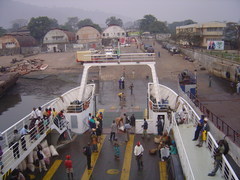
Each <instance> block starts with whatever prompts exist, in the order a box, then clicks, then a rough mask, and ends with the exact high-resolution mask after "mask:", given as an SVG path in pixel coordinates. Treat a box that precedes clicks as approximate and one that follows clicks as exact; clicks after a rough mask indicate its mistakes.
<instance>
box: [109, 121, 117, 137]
mask: <svg viewBox="0 0 240 180" xmlns="http://www.w3.org/2000/svg"><path fill="white" fill-rule="evenodd" d="M116 133H117V123H116V122H115V120H113V122H112V125H111V134H110V138H109V141H112V140H113V141H114V140H115V139H116Z"/></svg>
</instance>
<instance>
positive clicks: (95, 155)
mask: <svg viewBox="0 0 240 180" xmlns="http://www.w3.org/2000/svg"><path fill="white" fill-rule="evenodd" d="M105 138H106V135H102V136H101V143H100V144H98V153H92V156H91V166H92V169H90V170H88V169H87V168H86V169H85V171H84V173H83V176H82V178H81V180H89V179H90V177H91V175H92V171H93V169H94V166H95V164H96V162H97V159H98V156H99V154H100V152H101V149H102V146H103V143H104V140H105Z"/></svg>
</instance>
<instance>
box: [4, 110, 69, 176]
mask: <svg viewBox="0 0 240 180" xmlns="http://www.w3.org/2000/svg"><path fill="white" fill-rule="evenodd" d="M64 119H65V117H64V114H63V111H60V112H57V111H56V109H55V108H53V109H51V108H46V109H45V110H44V111H43V110H42V108H41V107H38V108H35V107H34V108H33V109H32V112H31V113H30V117H29V123H27V122H26V124H25V125H23V127H22V128H20V129H14V130H13V136H12V138H11V141H10V142H9V144H8V145H9V148H10V149H11V150H12V151H13V157H14V159H18V158H20V150H19V145H20V144H21V148H22V151H27V141H29V143H33V142H34V141H35V140H37V139H38V138H39V137H40V135H41V134H43V133H44V132H45V131H46V130H47V129H48V128H49V124H50V120H53V122H54V124H56V126H57V127H59V128H60V129H61V128H63V127H64V125H65V124H64V123H63V121H64ZM28 135H29V138H27V136H28ZM2 140H3V137H2V135H1V137H0V142H1V144H0V173H1V174H4V172H3V168H4V164H3V162H2V155H3V149H2V145H3V143H2ZM37 149H38V151H37V156H38V159H39V170H40V171H41V169H42V168H43V169H44V170H45V171H46V170H47V169H46V165H45V162H44V160H43V159H44V154H43V153H42V148H41V145H40V144H39V145H38V146H37ZM14 177H15V178H17V177H20V178H21V179H23V178H24V176H23V175H22V173H21V172H20V171H19V170H15V171H13V172H12V179H14Z"/></svg>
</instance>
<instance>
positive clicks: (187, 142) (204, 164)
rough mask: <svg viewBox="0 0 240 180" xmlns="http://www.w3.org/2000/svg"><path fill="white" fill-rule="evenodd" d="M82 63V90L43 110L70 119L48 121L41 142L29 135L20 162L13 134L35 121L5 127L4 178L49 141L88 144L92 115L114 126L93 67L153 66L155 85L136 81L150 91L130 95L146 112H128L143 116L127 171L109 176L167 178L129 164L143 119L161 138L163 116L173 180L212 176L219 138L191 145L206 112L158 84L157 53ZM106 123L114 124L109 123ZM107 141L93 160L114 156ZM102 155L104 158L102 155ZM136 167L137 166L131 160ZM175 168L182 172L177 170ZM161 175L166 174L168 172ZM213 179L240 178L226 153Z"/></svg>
mask: <svg viewBox="0 0 240 180" xmlns="http://www.w3.org/2000/svg"><path fill="white" fill-rule="evenodd" d="M122 58H123V59H122ZM83 65H84V70H83V74H82V81H81V84H80V86H79V87H76V88H74V89H72V90H70V91H68V92H66V93H64V94H62V95H61V96H60V97H57V98H55V99H53V100H52V101H50V102H48V103H46V104H44V105H43V106H42V109H45V108H50V107H51V108H55V109H56V110H57V111H58V112H59V111H63V112H64V116H65V117H64V118H63V119H59V118H52V117H49V118H48V119H47V120H46V124H45V123H44V124H43V125H42V127H39V129H40V131H39V133H38V136H37V138H34V139H31V137H29V136H28V137H26V147H27V150H26V151H24V150H22V149H21V147H19V150H20V157H19V158H16V159H15V158H14V157H13V155H12V150H11V149H10V148H9V145H10V142H11V141H12V136H13V130H14V129H18V130H20V129H21V128H22V127H23V125H25V124H27V125H30V121H29V119H31V114H29V115H27V116H26V117H24V118H23V119H21V120H20V121H18V122H17V123H16V124H14V125H13V126H11V127H10V128H8V129H6V130H5V131H4V132H2V137H3V142H4V143H3V144H4V145H3V156H2V162H3V164H4V167H3V172H4V175H3V176H2V175H1V176H2V177H1V178H6V177H7V176H8V174H9V173H10V172H11V171H13V170H14V169H16V168H18V167H19V165H20V164H22V162H23V161H25V160H26V159H28V157H29V156H30V154H32V153H33V152H34V149H35V148H36V147H37V145H39V144H40V143H43V142H46V140H47V141H48V144H49V143H50V142H51V144H52V145H53V146H55V147H56V146H57V142H58V140H59V139H61V137H62V136H63V135H64V136H67V137H68V139H69V140H70V141H71V140H73V139H74V138H75V136H73V135H74V134H78V135H79V134H81V135H82V137H83V138H82V139H81V140H82V141H84V140H85V141H86V134H87V133H86V132H87V131H88V130H89V125H88V117H89V113H92V114H95V115H96V114H97V112H103V114H104V117H105V118H106V119H105V123H106V124H107V122H108V123H109V122H111V121H112V118H113V116H112V113H113V112H112V111H104V109H101V110H99V109H96V103H97V100H96V98H95V95H96V84H91V83H90V84H87V76H88V71H89V69H90V68H91V67H99V66H105V67H106V66H136V65H137V66H148V67H149V68H150V70H151V73H152V82H148V81H142V80H141V81H136V82H135V84H136V85H140V87H145V86H146V87H147V88H140V90H141V93H140V94H141V95H140V96H138V98H135V97H133V96H130V97H129V98H130V99H135V100H136V101H137V103H138V104H141V105H142V107H143V108H136V107H135V108H134V107H132V108H131V111H130V108H129V109H128V110H129V112H134V113H136V114H137V112H139V111H138V110H139V109H140V111H141V112H139V114H140V113H141V115H138V118H137V119H136V125H135V135H130V140H129V141H128V142H127V143H126V144H125V145H124V146H126V150H125V154H128V155H127V156H128V158H126V159H125V158H124V162H122V164H121V165H122V166H123V168H122V169H121V170H116V169H108V171H109V174H111V173H112V174H114V173H116V174H117V173H118V174H119V176H118V177H119V178H120V179H131V178H136V177H139V178H141V179H149V178H150V177H151V178H153V179H156V178H159V176H162V174H163V173H160V175H159V173H155V172H154V170H153V168H150V166H151V167H152V166H153V164H151V165H150V166H149V169H148V170H146V172H145V171H144V172H140V173H133V172H132V171H130V165H131V159H133V157H132V153H131V152H132V148H133V143H134V138H135V139H136V140H139V139H141V137H140V136H141V134H142V131H143V130H142V124H143V121H144V118H145V119H147V122H148V124H149V127H148V133H149V134H152V135H153V136H154V135H155V134H157V128H156V123H157V119H158V117H163V119H164V131H166V132H167V133H168V134H170V133H171V134H172V135H173V138H174V140H175V142H176V146H177V149H178V156H177V158H176V157H175V158H174V157H172V160H171V163H170V164H172V166H171V168H172V172H175V173H176V172H177V174H171V176H172V178H173V179H176V178H177V176H181V177H182V178H185V179H191V180H192V179H193V180H194V179H207V178H208V176H207V174H208V172H210V170H211V169H212V168H213V167H212V161H213V158H212V156H213V154H214V151H215V149H216V148H217V147H218V144H217V142H216V140H215V139H214V136H213V135H212V134H211V132H208V136H207V140H206V144H205V148H202V149H199V148H197V147H196V146H195V144H194V143H195V142H193V141H191V139H192V138H191V137H192V134H193V132H194V129H195V127H194V125H195V124H196V123H198V121H199V119H200V114H201V113H200V111H199V110H198V109H197V107H196V106H195V105H194V104H193V103H191V102H190V100H189V99H188V98H187V96H186V97H185V96H184V94H178V93H176V92H175V91H173V90H172V89H170V88H169V87H167V86H165V85H162V84H160V83H159V81H158V77H157V74H156V69H155V56H154V54H153V55H152V56H149V53H140V54H138V53H136V54H134V53H131V54H129V55H127V54H125V56H123V57H122V56H121V57H120V58H119V59H113V60H111V61H108V60H106V59H105V58H103V59H102V60H101V59H99V60H98V62H92V63H84V64H83ZM148 80H149V79H148ZM138 83H139V84H138ZM144 84H145V85H144ZM116 86H118V85H116ZM111 87H112V84H109V85H108V88H106V89H105V90H106V91H107V90H108V92H105V94H102V95H101V96H103V97H104V96H106V95H107V97H106V99H107V100H108V102H112V101H114V102H118V99H117V98H116V94H117V93H116V91H112V90H111ZM144 91H145V92H144ZM145 95H146V96H145ZM146 102H147V103H146ZM115 105H116V104H115ZM99 107H101V106H99ZM145 107H146V108H145ZM123 108H124V107H122V106H118V108H115V109H118V110H119V111H114V113H115V115H117V112H120V111H121V109H123ZM183 108H184V109H185V110H186V113H187V117H188V118H187V120H186V121H185V122H184V123H183V124H181V125H179V124H178V123H177V118H178V116H177V114H180V113H181V111H182V109H183ZM109 109H111V110H113V109H114V108H113V107H111V108H109ZM118 115H119V114H118ZM114 117H115V116H114ZM107 119H108V120H109V121H107ZM108 125H110V124H108ZM106 132H107V130H106ZM153 136H152V137H153ZM105 138H106V135H102V141H101V144H99V152H98V153H93V155H92V156H93V159H95V160H96V159H98V158H103V157H106V158H107V157H109V152H108V153H105V154H104V152H101V148H102V147H103V146H104V145H105V144H106V142H105V141H104V140H105ZM142 142H143V143H145V145H146V146H145V148H146V149H147V148H149V147H147V144H148V143H149V141H148V140H142ZM104 143H105V144H104ZM71 144H72V145H73V146H76V145H77V143H71ZM83 145H84V144H83V143H81V141H80V144H79V146H81V147H82V146H83ZM151 145H152V144H151ZM124 146H123V147H124ZM75 148H76V147H75ZM74 151H78V148H76V149H74V150H73V149H72V150H71V152H72V153H73V152H74ZM78 152H79V151H78ZM67 153H70V152H65V151H63V154H67ZM99 155H101V157H100V156H99ZM79 156H80V155H79ZM82 157H83V155H82ZM74 160H76V159H74ZM125 160H126V162H125ZM28 161H29V159H28ZM81 161H82V160H81ZM129 161H130V162H129ZM146 161H147V160H146ZM148 161H149V164H150V163H151V162H153V161H154V162H155V161H156V162H158V161H159V158H158V157H155V158H150V159H149V160H148ZM196 161H197V162H196ZM55 163H56V164H55ZM61 163H62V160H56V161H55V162H54V163H53V164H54V165H55V167H56V166H57V167H59V166H60V164H61ZM102 163H103V164H104V163H105V164H104V165H102V164H99V165H97V164H96V161H95V162H94V160H93V170H87V168H86V166H83V168H81V169H76V171H77V172H78V173H76V174H75V175H76V176H77V177H79V176H80V177H81V178H82V179H90V178H92V177H93V176H94V168H95V166H96V167H97V166H99V167H102V168H103V167H105V166H107V164H110V162H109V161H105V160H104V159H103V161H102ZM177 163H179V164H181V165H180V167H177V168H176V166H177V165H176V164H177ZM129 164H130V165H129ZM132 164H134V163H133V162H132ZM149 164H148V165H149ZM199 165H200V167H199ZM135 166H136V165H135ZM157 166H158V164H154V167H155V169H158V168H156V167H157ZM159 167H165V168H166V162H165V163H164V161H160V162H159ZM126 169H127V170H126ZM174 169H175V170H174ZM176 169H177V170H178V171H176ZM179 169H181V171H182V172H180V171H179ZM161 171H163V172H164V170H163V169H162V170H161ZM165 171H166V169H165ZM63 172H65V171H64V170H63V169H61V170H60V173H56V177H55V178H54V179H59V178H63V177H62V174H63ZM120 172H121V173H120ZM136 172H137V171H136ZM101 173H105V171H98V172H97V174H98V177H99V176H101V175H99V174H101ZM129 173H131V174H129ZM144 173H145V175H144ZM146 174H147V175H146ZM105 176H106V177H105V178H104V179H107V177H109V176H107V175H105ZM95 177H97V176H95ZM48 178H49V177H48ZM51 178H52V176H51V177H50V179H51ZM151 178H150V179H151ZM44 179H45V178H44ZM212 179H238V177H237V175H236V173H235V172H234V170H233V169H232V167H231V165H230V163H229V162H228V160H227V159H226V158H225V156H224V155H223V162H222V167H221V170H219V171H218V173H217V174H216V176H215V177H213V178H212Z"/></svg>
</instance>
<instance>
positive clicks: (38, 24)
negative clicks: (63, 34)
mask: <svg viewBox="0 0 240 180" xmlns="http://www.w3.org/2000/svg"><path fill="white" fill-rule="evenodd" d="M57 27H58V23H57V20H56V19H50V18H48V17H47V16H40V17H37V18H31V20H30V22H29V23H28V29H29V30H30V33H31V35H32V36H33V37H34V38H36V39H37V40H38V41H39V42H41V41H42V39H43V37H44V35H45V34H46V33H47V32H48V31H49V30H51V29H53V28H57Z"/></svg>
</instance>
